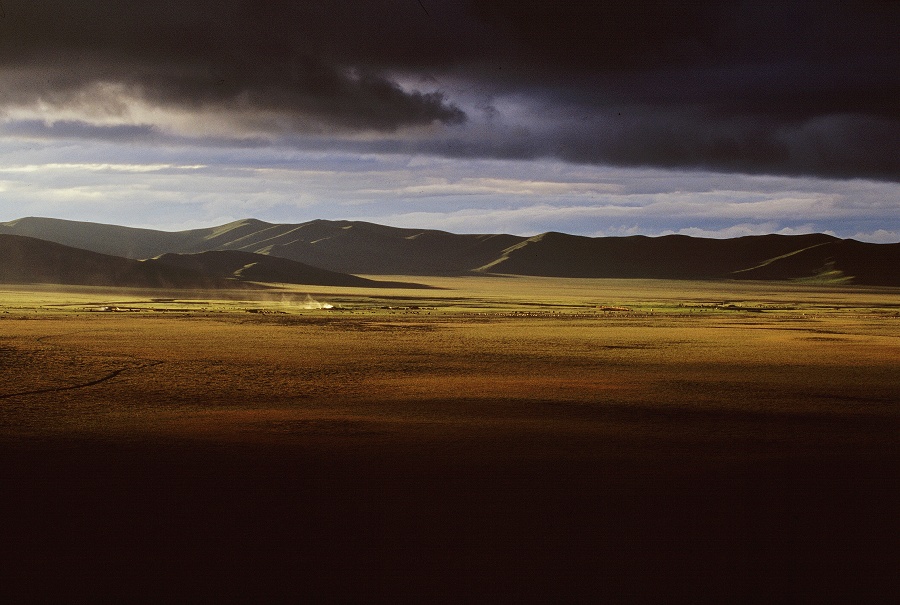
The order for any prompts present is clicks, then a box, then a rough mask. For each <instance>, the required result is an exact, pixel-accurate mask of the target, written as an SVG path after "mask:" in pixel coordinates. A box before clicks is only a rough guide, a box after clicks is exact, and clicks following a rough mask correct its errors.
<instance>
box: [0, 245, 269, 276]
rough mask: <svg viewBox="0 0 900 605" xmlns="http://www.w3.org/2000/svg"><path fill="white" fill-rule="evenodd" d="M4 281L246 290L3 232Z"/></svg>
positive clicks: (0, 249) (176, 270) (1, 265)
mask: <svg viewBox="0 0 900 605" xmlns="http://www.w3.org/2000/svg"><path fill="white" fill-rule="evenodd" d="M0 259H2V262H0V283H17V284H22V283H51V284H64V285H85V286H112V287H139V288H197V289H217V288H246V287H257V286H253V285H251V284H244V283H241V282H238V281H235V280H225V279H218V278H214V277H208V276H204V275H202V274H200V273H198V272H196V271H192V270H190V269H184V268H180V267H172V266H167V265H154V264H149V263H144V262H141V261H136V260H131V259H127V258H119V257H116V256H109V255H106V254H100V253H97V252H91V251H88V250H79V249H77V248H71V247H69V246H63V245H61V244H57V243H54V242H47V241H44V240H39V239H35V238H31V237H21V236H17V235H0Z"/></svg>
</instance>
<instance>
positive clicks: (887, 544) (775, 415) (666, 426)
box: [0, 316, 900, 603]
mask: <svg viewBox="0 0 900 605" xmlns="http://www.w3.org/2000/svg"><path fill="white" fill-rule="evenodd" d="M895 323H896V322H895ZM2 324H3V330H4V331H3V332H2V334H3V338H2V340H0V349H2V350H3V351H4V357H3V360H4V361H3V363H2V365H0V371H2V372H3V373H4V379H5V382H4V386H3V389H2V391H0V397H2V399H0V405H2V408H0V409H2V416H0V421H2V425H0V426H2V449H0V452H2V454H0V456H2V458H0V480H2V485H3V497H2V501H0V512H2V515H3V516H2V518H3V529H2V542H3V547H2V553H3V561H2V565H0V576H2V577H0V593H3V594H4V595H8V596H10V597H14V598H15V599H16V600H18V601H20V600H22V599H25V600H33V601H40V600H57V599H59V598H60V597H63V599H64V600H68V601H72V600H82V599H84V600H91V599H94V598H97V597H104V598H106V599H108V600H110V599H111V600H123V601H129V602H133V601H143V600H146V601H154V602H159V601H160V600H162V599H177V600H208V601H216V602H220V601H228V600H245V599H246V598H247V597H248V596H253V597H257V598H265V599H267V600H292V601H295V600H297V599H298V598H309V599H315V600H317V601H321V600H328V599H333V600H341V599H347V598H353V599H357V600H381V601H393V600H397V599H398V598H399V599H403V600H416V601H435V600H436V601H470V600H476V599H478V600H483V599H485V598H490V599H491V600H494V601H498V600H499V601H517V602H520V601H561V600H573V599H575V600H580V601H590V602H597V601H603V600H609V599H615V600H617V601H673V600H675V599H676V598H679V597H681V598H684V597H688V598H693V599H701V600H707V601H729V602H765V603H770V602H822V601H844V602H889V601H890V600H891V595H893V594H895V593H894V592H893V589H894V588H895V582H896V577H895V576H896V570H897V561H898V548H897V540H896V533H895V530H896V517H897V513H896V511H897V510H898V508H900V506H898V505H900V497H898V493H900V491H898V477H900V474H898V470H900V457H898V449H897V435H898V427H900V423H898V413H897V394H898V393H900V378H898V377H897V373H896V367H897V361H898V345H897V336H896V331H897V327H896V325H894V324H890V325H888V326H887V327H886V324H883V323H879V324H878V325H875V324H874V323H872V322H871V321H869V320H865V319H857V320H852V321H851V320H849V319H846V320H841V321H840V322H838V321H837V320H827V321H825V320H822V321H818V320H817V321H809V320H805V319H804V320H798V319H779V320H777V321H776V320H775V319H772V318H770V317H766V318H759V317H744V316H733V317H731V316H729V317H728V318H725V319H723V318H721V317H717V318H704V319H702V320H701V319H700V318H687V317H682V318H669V319H647V318H644V319H639V320H638V319H625V318H621V319H610V320H591V321H588V320H578V321H574V320H559V319H540V318H538V319H534V320H525V319H494V320H491V321H487V320H481V319H480V320H478V321H474V320H473V319H472V318H471V317H464V316H460V317H449V318H441V319H423V318H406V319H403V318H393V319H389V320H388V319H384V318H382V319H381V320H378V321H375V320H366V321H363V320H358V319H351V318H342V319H330V318H329V319H327V320H322V319H315V320H313V319H302V318H301V319H291V320H288V319H278V318H276V319H271V320H270V319H267V318H258V319H254V320H253V322H250V323H247V322H245V321H244V319H243V318H241V321H237V320H236V319H234V317H233V316H229V317H227V318H213V319H209V318H206V319H204V318H193V319H188V318H165V319H158V318H153V317H145V316H136V317H127V318H125V317H118V316H117V317H109V316H106V317H98V316H81V317H77V316H75V317H73V318H67V319H65V320H61V319H38V320H28V321H19V320H5V321H3V322H2ZM73 385H74V386H76V387H77V388H71V387H73Z"/></svg>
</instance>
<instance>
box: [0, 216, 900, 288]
mask: <svg viewBox="0 0 900 605" xmlns="http://www.w3.org/2000/svg"><path fill="white" fill-rule="evenodd" d="M4 235H5V236H19V237H28V238H37V239H40V240H45V241H46V242H50V243H53V244H55V245H57V246H58V245H62V246H66V247H68V250H70V252H66V253H63V252H61V251H60V249H59V248H54V247H52V246H51V245H50V244H49V243H48V244H47V247H46V248H45V249H44V252H41V253H38V252H37V251H35V248H34V247H35V246H38V244H34V243H29V244H28V246H30V247H29V248H28V250H29V252H28V254H30V255H32V256H30V257H27V258H26V257H22V259H21V262H22V263H24V265H23V267H22V268H21V269H20V270H19V278H27V277H28V273H29V271H31V272H32V274H35V275H36V274H37V273H38V268H37V266H36V263H37V260H36V259H38V258H47V256H48V255H50V256H53V258H56V259H58V260H57V261H54V262H57V263H59V262H62V260H61V259H62V258H63V257H64V256H65V254H68V255H70V256H71V258H73V259H74V258H80V259H83V261H84V262H86V263H88V264H90V263H95V264H96V263H97V262H98V260H97V257H95V256H90V255H89V254H87V253H93V254H100V255H106V258H109V259H112V258H115V259H118V260H115V261H113V260H110V261H109V263H110V267H111V269H110V271H113V274H114V275H116V276H117V277H115V279H112V278H110V279H112V281H116V280H119V279H124V277H123V276H129V277H128V279H130V280H132V281H142V280H143V281H147V282H148V283H156V282H166V280H169V281H168V282H166V283H171V284H176V283H183V282H184V281H185V280H186V281H191V279H193V280H198V279H199V280H200V281H201V282H202V281H203V280H206V281H207V282H208V283H210V284H213V285H212V286H211V287H223V284H225V285H231V284H236V283H240V284H244V285H245V286H246V284H250V283H254V282H282V283H309V284H318V285H344V286H367V287H377V286H379V285H380V286H390V287H397V286H398V285H406V286H411V285H412V284H396V283H393V282H373V281H372V280H368V281H367V280H365V279H363V278H361V277H357V276H356V275H355V274H367V275H419V276H426V275H467V274H513V275H536V276H556V277H606V278H654V279H750V280H809V281H822V282H831V283H851V284H859V285H878V286H900V243H896V244H872V243H865V242H859V241H856V240H852V239H839V238H836V237H833V236H830V235H826V234H820V233H818V234H808V235H761V236H747V237H738V238H732V239H709V238H696V237H688V236H684V235H667V236H661V237H647V236H629V237H596V238H595V237H583V236H576V235H568V234H564V233H556V232H548V233H543V234H541V235H536V236H534V237H524V236H516V235H508V234H483V235H463V234H454V233H448V232H446V231H437V230H431V229H404V228H397V227H388V226H384V225H377V224H374V223H367V222H362V221H327V220H313V221H309V222H305V223H297V224H273V223H267V222H264V221H260V220H256V219H246V220H240V221H235V222H232V223H228V224H225V225H221V226H218V227H210V228H206V229H192V230H188V231H177V232H168V231H157V230H152V229H138V228H134V227H122V226H117V225H106V224H99V223H87V222H77V221H68V220H62V219H51V218H36V217H29V218H22V219H18V220H14V221H10V222H6V223H0V236H4ZM12 241H13V240H9V241H6V238H4V242H5V243H3V244H2V245H0V253H2V254H3V258H4V264H6V265H8V266H10V267H11V266H12V263H11V261H10V260H9V259H12V258H13V256H12V254H13V253H11V252H10V250H12V249H14V248H15V245H13V244H12V243H10V242H12ZM17 245H19V246H23V245H24V244H22V242H21V241H19V243H18V244H17ZM73 249H77V250H76V251H71V250H73ZM22 250H25V248H22ZM18 254H20V256H21V254H24V252H22V253H18ZM54 255H55V256H54ZM16 258H18V257H16ZM126 261H128V262H131V263H138V264H137V265H134V264H128V263H127V262H126ZM141 261H142V262H141ZM72 262H74V261H72ZM29 263H30V265H29ZM123 263H124V264H123ZM58 267H62V265H58ZM138 267H140V269H139V268H138ZM59 270H61V269H59ZM67 270H70V271H74V268H72V267H70V268H69V269H67ZM4 271H5V272H0V280H4V281H8V280H9V279H10V278H8V277H4V276H7V275H8V274H11V272H12V269H11V268H8V269H4ZM48 272H49V273H53V270H48V271H45V272H44V273H45V274H46V273H48ZM76 273H77V271H76ZM42 275H43V274H42ZM47 277H48V278H50V277H53V276H52V275H47ZM60 279H62V278H60ZM179 280H180V281H179ZM32 281H35V280H32ZM59 283H65V282H59ZM68 283H71V282H68ZM119 285H126V284H122V283H119ZM129 285H130V284H129Z"/></svg>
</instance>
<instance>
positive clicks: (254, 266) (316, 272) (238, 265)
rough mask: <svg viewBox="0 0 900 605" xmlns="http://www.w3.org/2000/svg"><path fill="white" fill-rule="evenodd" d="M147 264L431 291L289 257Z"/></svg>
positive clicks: (172, 257)
mask: <svg viewBox="0 0 900 605" xmlns="http://www.w3.org/2000/svg"><path fill="white" fill-rule="evenodd" d="M146 263H147V264H150V265H162V266H170V267H178V268H181V269H189V270H192V271H195V272H197V273H201V274H203V275H206V276H210V277H216V278H219V279H237V280H241V281H255V282H269V283H284V284H305V285H314V286H349V287H355V288H428V286H424V285H421V284H411V283H406V282H392V281H378V280H374V279H366V278H364V277H357V276H356V275H349V274H347V273H338V272H336V271H328V270H327V269H319V268H318V267H312V266H310V265H307V264H304V263H299V262H297V261H293V260H290V259H287V258H279V257H275V256H266V255H264V254H256V253H254V252H241V251H238V250H220V251H210V252H196V253H193V254H173V253H170V254H163V255H161V256H158V257H156V258H153V259H150V260H148V261H146Z"/></svg>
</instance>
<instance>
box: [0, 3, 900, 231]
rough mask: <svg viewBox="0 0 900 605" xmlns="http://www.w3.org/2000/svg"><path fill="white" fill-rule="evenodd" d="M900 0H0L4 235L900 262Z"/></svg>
mask: <svg viewBox="0 0 900 605" xmlns="http://www.w3.org/2000/svg"><path fill="white" fill-rule="evenodd" d="M898 32H900V2H897V1H896V0H868V1H859V2H852V1H843V2H831V1H829V0H819V1H792V0H783V1H779V2H759V1H758V0H754V1H745V2H728V1H709V2H707V1H703V0H698V1H691V2H683V1H682V2H660V1H651V0H629V1H618V2H608V1H604V0H592V1H590V2H577V1H572V2H565V1H560V2H546V1H540V2H538V1H530V0H516V1H512V0H496V1H493V2H482V1H477V0H470V1H464V0H441V1H438V0H383V1H378V0H331V1H329V0H321V1H317V2H303V1H299V0H269V1H263V0H215V1H205V0H204V1H191V0H142V1H141V2H128V1H125V0H121V1H113V0H90V1H87V0H85V1H81V0H0V221H9V220H13V219H16V218H20V217H24V216H50V217H56V218H65V219H73V220H86V221H96V222H105V223H115V224H122V225H131V226H139V227H150V228H158V229H166V230H178V229H189V228H196V227H207V226H213V225H218V224H222V223H226V222H229V221H232V220H237V219H241V218H248V217H253V218H258V219H261V220H266V221H271V222H285V223H297V222H303V221H308V220H312V219H318V218H323V219H348V220H368V221H372V222H378V223H382V224H388V225H394V226H402V227H415V228H434V229H445V230H448V231H453V232H457V233H497V232H505V233H514V234H519V235H532V234H536V233H541V232H545V231H564V232H568V233H574V234H581V235H590V236H610V235H612V236H618V235H633V234H644V235H663V234H668V233H684V234H687V235H697V236H706V237H734V236H740V235H751V234H761V233H785V234H792V233H809V232H826V233H831V234H834V235H837V236H839V237H853V238H856V239H860V240H864V241H872V242H881V243H887V242H898V241H900V67H898V65H900V42H898Z"/></svg>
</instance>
